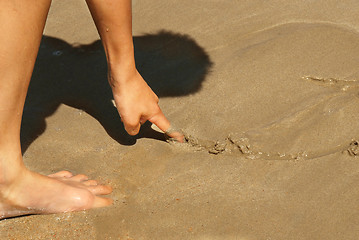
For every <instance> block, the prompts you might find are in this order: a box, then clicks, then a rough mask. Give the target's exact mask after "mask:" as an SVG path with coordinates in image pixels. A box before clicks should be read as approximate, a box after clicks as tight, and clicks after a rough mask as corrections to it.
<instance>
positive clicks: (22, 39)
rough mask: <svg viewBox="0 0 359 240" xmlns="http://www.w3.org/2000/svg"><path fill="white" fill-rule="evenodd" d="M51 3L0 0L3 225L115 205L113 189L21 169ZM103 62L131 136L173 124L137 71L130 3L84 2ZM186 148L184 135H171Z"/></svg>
mask: <svg viewBox="0 0 359 240" xmlns="http://www.w3.org/2000/svg"><path fill="white" fill-rule="evenodd" d="M50 4H51V1H50V0H36V1H30V0H11V1H9V0H0V23H1V24H0V32H1V33H2V34H1V36H0V219H4V218H8V217H13V216H21V215H28V214H50V213H61V212H71V211H80V210H86V209H91V208H97V207H105V206H109V205H111V204H112V200H111V199H110V198H107V197H104V195H107V194H110V193H111V192H112V189H111V187H110V186H106V185H101V184H99V183H98V182H97V181H95V180H89V179H88V177H87V176H86V175H83V174H79V175H75V176H74V175H72V173H70V172H68V171H60V172H58V173H55V174H51V175H49V176H44V175H41V174H38V173H35V172H32V171H30V170H29V169H27V168H26V167H25V165H24V164H23V159H22V153H21V146H20V125H21V118H22V112H23V108H24V103H25V98H26V94H27V89H28V85H29V82H30V78H31V74H32V71H33V67H34V64H35V60H36V56H37V51H38V49H39V46H40V41H41V38H42V33H43V29H44V26H45V21H46V17H47V14H48V11H49V8H50ZM87 4H88V7H89V9H90V11H91V14H92V16H93V19H94V21H95V24H96V26H97V29H98V32H99V34H100V36H101V39H102V42H103V45H104V49H105V52H106V56H107V61H108V66H109V69H108V80H109V83H110V86H111V87H112V92H113V95H114V99H115V102H116V106H117V109H118V112H119V114H120V117H121V119H122V121H123V123H124V125H125V129H126V131H127V132H128V133H129V134H131V135H136V134H137V133H138V132H139V129H140V126H141V124H143V123H144V122H146V121H150V122H152V123H154V124H155V125H157V126H158V127H159V128H160V129H161V130H163V131H166V130H167V129H168V128H169V127H170V122H169V121H168V120H167V118H166V117H165V116H164V114H163V113H162V111H161V109H160V108H159V106H158V97H157V96H156V95H155V94H154V93H153V91H152V90H151V89H150V87H149V86H148V85H147V84H146V82H145V81H144V80H143V78H142V77H141V75H140V74H139V73H138V71H137V69H136V67H135V60H134V52H133V42H132V16H131V0H87ZM171 137H173V138H175V139H177V140H178V141H180V142H181V141H183V135H182V134H181V133H178V132H174V133H171Z"/></svg>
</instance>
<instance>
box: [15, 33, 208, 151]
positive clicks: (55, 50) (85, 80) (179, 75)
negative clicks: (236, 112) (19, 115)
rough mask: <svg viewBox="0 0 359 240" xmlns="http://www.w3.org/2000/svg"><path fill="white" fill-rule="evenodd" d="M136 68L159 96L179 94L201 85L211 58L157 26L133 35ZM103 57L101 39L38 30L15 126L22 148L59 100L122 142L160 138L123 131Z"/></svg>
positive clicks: (146, 129) (43, 126) (149, 132)
mask: <svg viewBox="0 0 359 240" xmlns="http://www.w3.org/2000/svg"><path fill="white" fill-rule="evenodd" d="M134 45H135V58H136V65H137V69H138V70H139V72H140V73H141V75H142V76H143V77H144V79H145V80H146V81H147V83H148V84H149V85H150V87H151V88H152V89H153V91H154V92H155V93H156V94H157V95H158V96H159V97H169V96H183V95H188V94H191V93H194V92H196V91H198V90H199V89H200V88H201V84H202V82H203V80H204V79H205V76H206V75H207V73H208V71H209V69H210V67H211V66H212V63H211V61H210V59H209V56H208V54H207V53H206V52H205V51H204V50H203V49H202V48H201V47H200V46H199V45H198V44H197V43H196V42H195V41H194V40H193V39H191V38H190V37H188V36H186V35H180V34H175V33H171V32H165V31H161V32H159V33H157V34H148V35H144V36H139V37H134ZM106 77H107V64H106V57H105V54H104V50H103V47H102V44H101V42H100V41H99V40H98V41H95V42H93V43H92V44H89V45H78V46H73V45H70V44H68V43H66V42H64V41H62V40H60V39H57V38H53V37H48V36H44V37H43V39H42V42H41V46H40V50H39V54H38V57H37V61H36V65H35V69H34V73H33V76H32V80H31V83H30V86H29V91H28V95H27V99H26V103H25V107H24V115H23V122H22V127H21V144H22V150H23V152H25V151H26V149H27V148H28V147H29V145H30V144H31V143H32V142H33V141H34V140H35V139H36V138H37V137H38V136H39V135H41V134H42V133H43V132H44V131H45V129H46V123H45V119H46V117H48V116H50V115H52V114H53V113H54V112H55V111H56V109H57V108H58V107H59V105H60V104H66V105H68V106H71V107H74V108H77V109H82V110H83V111H85V112H87V113H88V114H90V115H91V116H92V117H94V118H95V119H97V120H98V121H99V122H100V124H101V125H102V126H103V127H104V129H105V130H106V131H107V133H108V134H109V135H110V136H111V137H112V138H113V139H114V140H116V141H117V142H119V143H120V144H123V145H132V144H134V143H135V142H136V139H138V138H141V137H146V138H154V139H159V140H164V136H163V134H159V133H157V132H155V131H153V130H152V129H151V128H149V124H147V125H145V126H143V127H142V128H141V131H140V133H139V134H138V136H135V137H132V136H130V135H128V134H127V133H126V131H125V130H124V127H123V124H122V122H121V120H120V118H119V116H118V113H117V110H116V108H114V107H113V105H112V102H111V100H112V99H113V97H112V92H111V88H110V87H109V85H108V82H107V78H106Z"/></svg>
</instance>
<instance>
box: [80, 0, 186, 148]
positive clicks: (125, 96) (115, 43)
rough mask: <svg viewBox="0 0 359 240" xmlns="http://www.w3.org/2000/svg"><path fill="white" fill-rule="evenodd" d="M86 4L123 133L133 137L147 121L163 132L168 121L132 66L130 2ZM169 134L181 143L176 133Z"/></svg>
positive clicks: (100, 0)
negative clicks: (102, 50) (99, 45)
mask: <svg viewBox="0 0 359 240" xmlns="http://www.w3.org/2000/svg"><path fill="white" fill-rule="evenodd" d="M87 5H88V6H89V9H90V12H91V14H92V17H93V19H94V21H95V24H96V27H97V29H98V32H99V34H100V36H101V39H102V43H103V45H104V49H105V53H106V57H107V62H108V80H109V83H110V85H111V88H112V93H113V96H114V99H115V103H116V107H117V110H118V112H119V114H120V116H121V119H122V121H123V123H124V125H125V129H126V131H127V132H128V133H129V134H131V135H135V134H137V133H138V131H139V129H140V126H141V124H143V123H145V122H146V121H147V120H148V121H150V122H152V123H154V124H155V125H156V126H157V127H158V128H160V129H161V130H162V131H164V132H166V130H168V129H169V128H170V122H169V121H168V119H167V118H166V117H165V116H164V114H163V112H162V111H161V109H160V107H159V105H158V97H157V96H156V94H155V93H154V92H153V91H152V90H151V88H150V87H149V86H148V85H147V83H146V82H145V81H144V80H143V78H142V76H141V75H140V74H139V72H138V71H137V69H136V66H135V59H134V47H133V41H132V10H131V0H87ZM169 135H170V137H173V138H175V139H177V140H178V141H181V142H182V141H183V135H182V134H180V133H178V132H174V133H171V134H169Z"/></svg>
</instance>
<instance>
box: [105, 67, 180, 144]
mask: <svg viewBox="0 0 359 240" xmlns="http://www.w3.org/2000/svg"><path fill="white" fill-rule="evenodd" d="M109 82H110V85H111V87H112V92H113V96H114V99H115V103H116V107H117V110H118V112H119V114H120V117H121V120H122V122H123V124H124V126H125V129H126V131H127V132H128V134H130V135H136V134H137V133H138V132H139V130H140V127H141V125H142V124H144V123H145V122H146V121H150V122H152V123H153V124H155V125H156V126H157V127H158V128H159V129H160V130H162V131H163V132H165V133H167V135H168V136H170V137H171V138H173V139H175V140H177V141H178V142H183V141H184V136H183V134H182V133H180V132H178V131H172V130H170V127H171V124H170V122H169V121H168V119H167V118H166V117H165V115H164V114H163V112H162V111H161V109H160V107H159V105H158V97H157V96H156V94H155V93H154V92H153V91H152V90H151V88H150V87H149V86H148V85H147V83H146V82H145V81H144V80H143V78H142V76H141V75H140V74H139V73H138V71H137V70H134V71H125V74H112V73H111V74H110V75H109ZM169 130H170V131H169Z"/></svg>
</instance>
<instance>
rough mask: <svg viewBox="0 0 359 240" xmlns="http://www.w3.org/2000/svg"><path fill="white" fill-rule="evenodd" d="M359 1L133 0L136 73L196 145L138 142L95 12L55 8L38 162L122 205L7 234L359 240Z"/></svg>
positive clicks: (39, 96)
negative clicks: (114, 85) (96, 182)
mask: <svg viewBox="0 0 359 240" xmlns="http://www.w3.org/2000/svg"><path fill="white" fill-rule="evenodd" d="M358 9H359V3H358V2H357V1H350V0H347V1H341V2H340V3H338V1H334V0H333V1H322V0H320V1H292V2H290V3H289V2H288V1H284V0H277V1H275V0H271V1H266V2H265V3H263V1H231V2H223V1H202V0H201V1H197V2H196V4H194V3H193V1H187V0H186V1H172V0H170V1H166V2H163V1H159V0H154V1H143V0H135V1H133V13H134V20H133V23H134V26H133V33H134V42H135V48H136V62H137V67H138V69H139V70H140V72H141V74H142V75H143V76H144V77H145V79H146V80H147V81H148V83H149V85H150V86H151V87H152V88H153V90H154V91H155V92H156V93H157V94H158V95H159V96H160V105H161V108H162V110H163V111H164V112H165V113H166V115H167V116H168V118H169V119H170V120H171V121H172V122H173V124H174V125H175V126H177V127H179V128H181V129H182V130H183V131H184V132H185V133H186V136H187V139H188V143H186V144H176V143H167V142H166V141H165V139H164V138H163V136H162V135H161V134H159V133H156V132H155V131H154V130H152V129H151V127H150V126H149V125H147V126H145V127H144V128H143V129H142V130H141V133H140V135H139V136H138V137H137V138H133V137H129V136H128V135H126V134H125V132H124V130H123V126H122V124H121V121H120V120H119V118H118V116H117V113H116V110H115V109H114V107H113V106H112V103H111V92H110V90H109V87H108V86H107V80H106V63H105V58H104V54H103V50H102V48H101V44H100V42H99V41H98V39H99V38H98V35H97V32H96V29H95V27H94V25H93V23H92V19H91V17H90V15H89V13H88V10H87V8H86V4H85V3H84V2H78V1H70V0H55V1H53V4H52V9H51V12H50V14H49V19H48V23H47V26H46V29H45V36H44V40H43V42H42V45H41V48H40V52H39V57H38V61H37V65H36V67H35V71H34V75H33V79H32V82H31V85H30V89H29V95H28V99H27V103H26V106H25V113H24V123H23V128H22V143H23V151H24V160H25V163H26V165H27V166H28V167H29V168H30V169H33V170H35V171H39V172H41V173H43V174H50V173H53V172H56V171H59V170H64V169H65V170H69V171H72V172H74V173H86V174H88V175H89V176H90V177H91V178H98V179H100V180H101V181H102V182H105V183H108V184H110V185H111V186H112V187H113V188H114V192H113V193H112V195H111V197H112V198H113V199H114V200H115V202H114V205H113V206H111V207H109V208H104V209H95V210H91V211H87V212H78V213H65V214H56V215H46V216H28V217H22V218H13V219H8V220H3V221H1V222H0V226H1V232H0V237H1V239H25V238H30V237H31V238H32V239H75V238H76V239H241V240H242V239H243V240H257V239H358V237H359V227H358V226H359V218H358V217H357V214H358V213H359V212H358V205H359V191H358V187H357V184H358V180H359V174H358V172H359V165H358V161H359V158H358V156H357V155H358V154H359V147H358V140H359V121H358V120H359V68H358V62H359V15H358Z"/></svg>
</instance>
